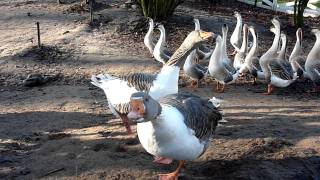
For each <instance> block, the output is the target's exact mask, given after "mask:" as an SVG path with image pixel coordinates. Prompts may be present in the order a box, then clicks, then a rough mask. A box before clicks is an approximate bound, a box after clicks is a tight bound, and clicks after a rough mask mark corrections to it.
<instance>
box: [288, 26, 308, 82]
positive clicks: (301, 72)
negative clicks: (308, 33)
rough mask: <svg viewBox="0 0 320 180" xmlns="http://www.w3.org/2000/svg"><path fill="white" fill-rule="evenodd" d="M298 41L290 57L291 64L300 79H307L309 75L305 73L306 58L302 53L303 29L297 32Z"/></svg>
mask: <svg viewBox="0 0 320 180" xmlns="http://www.w3.org/2000/svg"><path fill="white" fill-rule="evenodd" d="M296 36H297V41H296V44H295V45H294V48H293V50H292V53H291V55H290V57H289V62H290V63H291V66H292V69H293V71H294V72H295V73H297V75H298V76H299V77H305V76H306V75H307V73H306V72H305V63H306V58H305V57H304V56H303V52H302V29H301V28H299V29H297V31H296Z"/></svg>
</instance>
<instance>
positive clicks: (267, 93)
mask: <svg viewBox="0 0 320 180" xmlns="http://www.w3.org/2000/svg"><path fill="white" fill-rule="evenodd" d="M272 91H273V86H272V85H271V84H268V92H266V93H263V94H264V95H270V94H271V93H272Z"/></svg>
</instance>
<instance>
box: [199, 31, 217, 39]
mask: <svg viewBox="0 0 320 180" xmlns="http://www.w3.org/2000/svg"><path fill="white" fill-rule="evenodd" d="M200 36H201V37H202V38H203V39H210V38H213V37H214V33H213V32H206V31H200Z"/></svg>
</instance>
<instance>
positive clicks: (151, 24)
mask: <svg viewBox="0 0 320 180" xmlns="http://www.w3.org/2000/svg"><path fill="white" fill-rule="evenodd" d="M148 22H149V25H150V27H153V26H154V21H153V19H152V18H148Z"/></svg>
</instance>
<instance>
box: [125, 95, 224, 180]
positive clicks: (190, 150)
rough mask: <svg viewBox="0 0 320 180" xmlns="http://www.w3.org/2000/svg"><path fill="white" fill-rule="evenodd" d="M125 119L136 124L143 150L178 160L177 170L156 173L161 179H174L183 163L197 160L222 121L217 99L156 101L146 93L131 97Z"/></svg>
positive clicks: (184, 97)
mask: <svg viewBox="0 0 320 180" xmlns="http://www.w3.org/2000/svg"><path fill="white" fill-rule="evenodd" d="M130 107H131V111H130V112H129V114H128V117H129V119H130V120H132V121H133V122H136V123H137V132H138V137H139V140H140V143H141V145H142V147H143V148H144V149H145V150H146V151H147V152H148V153H150V154H152V155H154V156H161V157H166V158H171V159H175V160H179V165H178V167H177V169H176V170H175V171H174V172H172V173H169V174H159V179H160V180H164V179H166V180H168V179H171V180H177V179H178V176H179V171H180V169H181V168H182V166H183V165H184V163H185V161H190V160H194V159H197V158H198V157H200V156H201V155H202V154H203V153H204V152H205V151H206V149H207V148H208V147H209V145H210V140H211V138H212V137H213V135H214V131H215V129H216V127H217V124H218V122H219V121H221V120H222V113H221V112H220V111H221V110H220V108H219V102H218V101H217V99H215V98H212V99H209V100H208V99H202V98H200V97H199V96H196V95H193V94H190V93H177V94H172V95H168V96H165V97H163V98H161V99H159V100H158V101H157V100H155V99H153V98H152V97H151V96H150V95H148V94H147V93H145V92H137V93H134V94H132V96H131V100H130Z"/></svg>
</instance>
